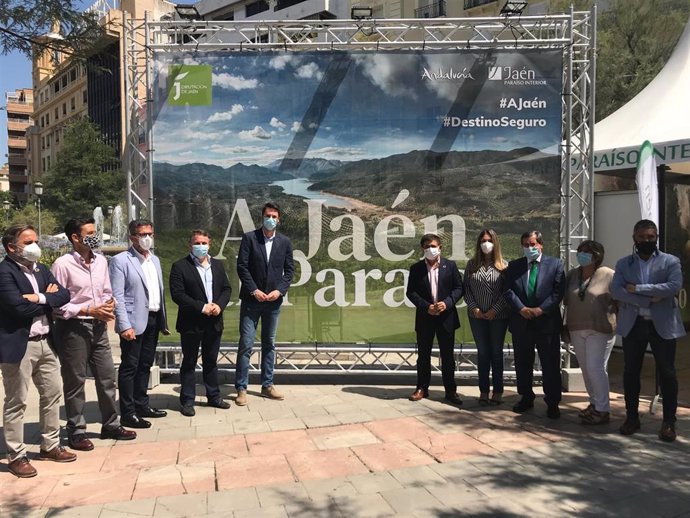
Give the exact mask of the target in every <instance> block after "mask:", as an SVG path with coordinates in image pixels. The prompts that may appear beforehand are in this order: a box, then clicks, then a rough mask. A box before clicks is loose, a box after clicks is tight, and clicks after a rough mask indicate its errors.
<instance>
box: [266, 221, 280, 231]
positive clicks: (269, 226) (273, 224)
mask: <svg viewBox="0 0 690 518" xmlns="http://www.w3.org/2000/svg"><path fill="white" fill-rule="evenodd" d="M277 226H278V220H277V219H273V218H264V228H265V229H266V230H268V231H269V232H270V231H271V230H275V229H276V227H277Z"/></svg>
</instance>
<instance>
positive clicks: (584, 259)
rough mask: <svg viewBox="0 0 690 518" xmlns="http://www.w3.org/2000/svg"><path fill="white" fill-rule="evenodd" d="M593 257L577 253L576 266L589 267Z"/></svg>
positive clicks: (584, 253) (585, 253)
mask: <svg viewBox="0 0 690 518" xmlns="http://www.w3.org/2000/svg"><path fill="white" fill-rule="evenodd" d="M593 258H594V256H593V255H592V254H588V253H587V252H578V253H577V264H579V265H580V266H589V265H590V264H592V259H593Z"/></svg>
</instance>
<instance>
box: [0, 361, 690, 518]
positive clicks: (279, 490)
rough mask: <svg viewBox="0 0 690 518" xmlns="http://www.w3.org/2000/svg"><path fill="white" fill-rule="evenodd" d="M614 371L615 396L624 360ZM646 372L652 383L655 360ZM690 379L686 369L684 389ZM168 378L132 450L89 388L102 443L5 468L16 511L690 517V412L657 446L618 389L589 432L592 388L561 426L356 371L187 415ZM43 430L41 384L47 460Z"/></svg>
mask: <svg viewBox="0 0 690 518" xmlns="http://www.w3.org/2000/svg"><path fill="white" fill-rule="evenodd" d="M685 356H687V354H686V355H685ZM685 356H684V357H685ZM683 362H685V360H683V361H682V362H680V363H681V364H682V365H681V368H680V369H679V370H680V371H681V372H682V373H687V370H686V366H687V362H686V363H683ZM647 363H648V364H651V363H652V362H651V361H648V362H647ZM611 370H612V388H613V389H614V390H615V389H616V387H617V386H618V385H619V384H620V383H619V378H620V374H619V372H616V371H619V370H620V355H616V354H614V356H613V358H612V361H611ZM646 375H647V378H648V379H647V380H646V383H645V387H646V389H648V388H649V376H650V371H649V366H648V367H647V371H646ZM687 379H688V378H687V377H686V376H685V377H683V375H681V386H687V385H686V384H685V383H684V380H687ZM167 381H168V382H166V383H163V384H162V385H160V386H158V387H157V388H155V389H154V390H152V391H151V394H152V399H153V406H158V407H162V408H167V409H169V410H170V412H169V415H168V417H166V418H163V419H157V420H153V423H154V425H153V427H152V428H151V429H148V430H143V431H140V435H139V437H138V439H137V440H136V441H133V442H129V443H127V442H120V443H118V442H116V441H101V440H99V439H98V432H99V430H100V426H99V424H98V410H97V405H96V403H95V400H96V398H95V389H94V386H93V381H89V382H88V383H87V388H88V400H89V403H88V404H87V419H88V421H89V432H90V435H91V436H92V438H93V439H94V443H95V444H96V449H95V450H94V451H91V452H80V453H79V459H78V460H77V461H76V462H74V463H71V464H56V463H50V462H42V461H39V460H36V461H35V462H33V464H34V466H35V467H36V468H37V469H38V471H39V475H38V476H37V477H35V478H33V479H26V480H20V479H16V478H15V477H14V476H13V475H11V474H10V473H9V472H8V471H7V464H6V461H4V460H3V461H2V463H0V516H3V517H13V518H14V517H25V516H29V517H44V516H88V517H101V518H106V517H107V518H110V517H125V516H131V517H134V516H139V517H140V516H156V517H158V516H161V517H162V516H166V517H167V516H170V517H173V516H221V517H226V516H227V517H231V516H232V517H236V518H241V517H251V518H256V517H284V516H328V517H330V516H343V517H354V516H357V517H359V516H362V517H366V516H392V515H396V516H424V517H428V516H437V517H450V516H459V515H467V516H487V517H488V516H524V515H533V516H564V515H578V516H625V515H631V516H645V517H646V516H689V517H690V478H689V477H688V476H687V475H688V473H690V456H689V455H688V453H689V452H690V448H689V444H690V441H689V438H690V410H688V409H687V408H682V409H681V410H680V412H679V422H678V426H677V427H678V432H679V434H680V437H679V439H678V441H677V442H675V443H673V444H665V443H662V442H660V441H659V440H658V439H657V437H656V434H657V432H658V429H659V425H660V416H659V415H657V416H650V415H649V414H646V413H645V415H644V416H643V425H642V431H641V432H640V433H638V434H636V435H634V436H632V437H623V436H621V435H620V434H618V432H617V428H618V426H619V425H620V423H621V421H622V417H623V401H622V397H621V396H620V395H619V394H617V393H613V394H612V397H613V401H612V403H613V414H614V419H613V420H612V422H611V424H609V425H606V426H602V427H584V426H582V425H580V424H579V423H578V419H577V410H578V409H579V408H582V407H584V406H586V404H587V402H586V397H585V394H582V393H569V394H566V395H565V397H564V401H563V405H562V410H563V416H562V418H561V419H560V420H558V421H552V420H549V419H546V417H545V416H544V414H545V411H546V408H545V405H544V404H543V402H542V401H541V400H540V399H538V400H537V405H536V407H535V409H534V411H532V412H530V413H528V414H525V415H516V414H514V413H512V412H511V411H510V406H511V405H512V403H513V402H514V401H516V400H517V395H516V394H515V392H514V391H511V390H510V389H511V387H509V388H508V389H509V390H508V391H507V392H506V396H507V398H506V399H507V401H506V403H505V404H504V405H502V406H500V407H490V408H488V409H487V408H480V407H478V406H477V404H476V402H475V399H474V398H476V396H477V390H476V388H475V387H473V386H472V387H469V386H464V387H460V392H461V393H462V394H463V396H464V397H465V404H464V405H463V407H462V409H457V408H455V407H451V406H448V405H446V404H444V403H443V402H442V396H443V391H442V389H441V388H440V387H437V388H436V389H435V390H432V394H431V396H432V397H431V399H429V400H423V401H421V402H418V403H413V402H410V401H407V399H406V397H407V396H408V395H409V393H410V391H411V387H410V386H402V385H386V386H371V385H365V384H356V383H353V381H352V379H351V378H347V377H344V378H342V380H340V379H337V380H333V381H335V382H338V383H340V382H341V381H342V383H343V384H337V385H334V384H318V385H317V384H311V383H309V381H310V380H309V379H308V378H304V377H301V378H297V382H294V381H295V380H294V379H293V380H292V381H293V382H292V383H291V384H283V385H280V389H281V390H282V391H284V392H285V393H286V395H287V398H286V400H285V401H282V402H275V401H269V400H266V399H263V398H261V397H260V396H259V395H258V393H257V392H256V391H252V390H251V388H250V397H249V405H248V406H246V407H237V406H234V405H233V406H232V408H231V409H230V410H217V409H214V408H210V407H206V406H204V404H203V403H204V400H203V398H199V400H198V405H197V415H196V416H195V417H193V418H186V417H183V416H181V415H180V414H179V412H178V411H177V409H178V408H179V407H178V393H179V385H178V384H177V379H176V378H175V377H172V378H171V379H169V380H167ZM278 381H280V377H279V378H278ZM253 388H254V389H255V390H256V389H257V387H256V386H254V387H253ZM202 390H203V389H202V387H198V389H197V392H199V393H201V392H202ZM224 390H225V395H226V396H228V397H229V390H230V389H229V388H228V387H224ZM685 393H687V391H685V392H684V394H685ZM37 427H38V424H37V395H36V394H35V390H34V391H32V396H31V401H30V402H29V408H28V411H27V438H29V442H32V443H34V444H33V445H32V449H31V451H32V454H33V456H34V457H35V454H36V453H37V451H38V444H37V443H38V435H37ZM0 448H1V447H0Z"/></svg>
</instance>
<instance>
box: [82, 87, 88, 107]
mask: <svg viewBox="0 0 690 518" xmlns="http://www.w3.org/2000/svg"><path fill="white" fill-rule="evenodd" d="M86 101H87V94H86V90H84V91H83V92H82V93H81V102H82V103H84V104H86Z"/></svg>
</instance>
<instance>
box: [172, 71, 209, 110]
mask: <svg viewBox="0 0 690 518" xmlns="http://www.w3.org/2000/svg"><path fill="white" fill-rule="evenodd" d="M212 78H213V73H212V68H211V65H170V66H169V67H168V85H167V86H168V104H169V105H172V106H210V105H211V103H212V95H211V92H212V87H211V86H212Z"/></svg>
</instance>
